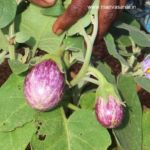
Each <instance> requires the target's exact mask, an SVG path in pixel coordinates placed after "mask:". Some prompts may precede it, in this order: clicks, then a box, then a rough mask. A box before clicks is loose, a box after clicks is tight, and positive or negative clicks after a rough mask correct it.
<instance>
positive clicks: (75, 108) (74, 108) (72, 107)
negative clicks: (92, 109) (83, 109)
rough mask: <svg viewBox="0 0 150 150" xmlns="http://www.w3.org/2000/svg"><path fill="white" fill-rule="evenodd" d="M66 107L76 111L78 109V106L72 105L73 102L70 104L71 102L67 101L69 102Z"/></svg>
mask: <svg viewBox="0 0 150 150" xmlns="http://www.w3.org/2000/svg"><path fill="white" fill-rule="evenodd" d="M67 107H68V108H69V109H71V110H73V111H78V110H80V108H79V107H77V106H76V105H74V104H72V103H69V104H68V105H67Z"/></svg>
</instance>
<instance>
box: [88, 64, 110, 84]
mask: <svg viewBox="0 0 150 150" xmlns="http://www.w3.org/2000/svg"><path fill="white" fill-rule="evenodd" d="M88 73H90V74H91V75H92V76H94V77H96V78H97V79H98V82H99V85H101V86H103V85H104V84H107V83H108V81H107V79H106V78H105V76H104V75H103V74H102V73H101V72H100V71H99V70H97V69H96V68H94V67H92V66H89V67H88Z"/></svg>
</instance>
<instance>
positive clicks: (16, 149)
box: [0, 123, 35, 150]
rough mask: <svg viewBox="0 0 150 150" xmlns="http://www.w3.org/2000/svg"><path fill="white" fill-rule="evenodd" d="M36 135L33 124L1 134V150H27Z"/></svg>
mask: <svg viewBox="0 0 150 150" xmlns="http://www.w3.org/2000/svg"><path fill="white" fill-rule="evenodd" d="M34 133H35V127H34V126H33V123H28V124H26V125H25V126H23V127H21V128H17V129H16V130H14V131H12V132H0V141H1V142H0V148H1V150H25V148H26V147H27V145H28V144H29V142H30V141H31V138H32V135H33V134H34Z"/></svg>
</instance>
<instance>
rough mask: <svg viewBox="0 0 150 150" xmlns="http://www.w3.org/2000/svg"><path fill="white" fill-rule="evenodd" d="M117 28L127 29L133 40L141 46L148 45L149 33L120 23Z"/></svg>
mask: <svg viewBox="0 0 150 150" xmlns="http://www.w3.org/2000/svg"><path fill="white" fill-rule="evenodd" d="M117 28H121V29H125V30H127V31H129V33H130V36H131V37H132V39H133V40H134V42H135V43H136V44H137V45H139V46H141V47H150V35H149V34H146V33H145V32H143V31H141V30H139V29H138V28H135V27H132V26H130V25H128V24H125V23H122V24H120V25H118V26H117Z"/></svg>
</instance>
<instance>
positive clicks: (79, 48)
mask: <svg viewBox="0 0 150 150" xmlns="http://www.w3.org/2000/svg"><path fill="white" fill-rule="evenodd" d="M64 46H65V49H67V50H70V51H72V57H71V59H72V60H71V61H73V60H74V59H75V60H79V61H82V62H83V61H84V53H85V43H84V38H83V37H81V36H79V37H66V39H65V40H64Z"/></svg>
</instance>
